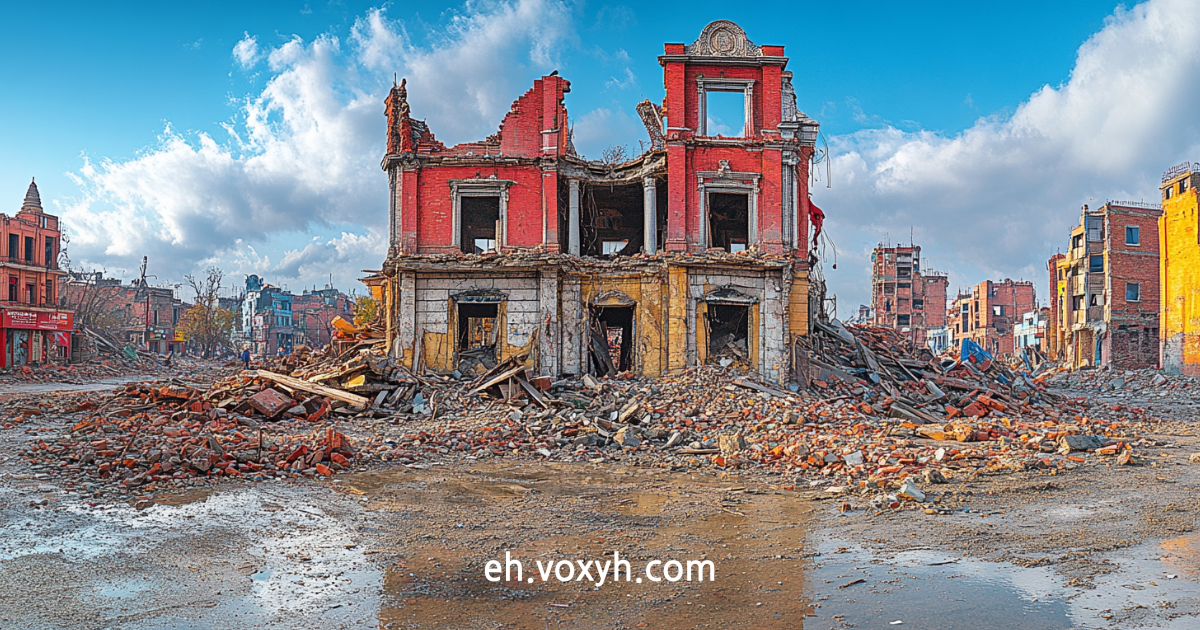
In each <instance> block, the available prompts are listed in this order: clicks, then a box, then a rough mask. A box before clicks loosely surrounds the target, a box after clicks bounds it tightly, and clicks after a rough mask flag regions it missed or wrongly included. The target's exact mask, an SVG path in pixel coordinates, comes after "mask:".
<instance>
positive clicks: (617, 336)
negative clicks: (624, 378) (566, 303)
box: [592, 306, 633, 375]
mask: <svg viewBox="0 0 1200 630" xmlns="http://www.w3.org/2000/svg"><path fill="white" fill-rule="evenodd" d="M592 321H593V322H595V323H594V325H593V328H594V330H595V334H593V337H596V338H595V339H594V340H593V342H592V365H593V367H594V368H595V371H596V372H597V373H599V374H602V375H609V374H612V373H613V372H612V371H616V372H627V371H629V370H631V369H633V307H632V306H607V307H601V308H597V309H596V310H594V311H593V316H592ZM606 359H607V361H606Z"/></svg>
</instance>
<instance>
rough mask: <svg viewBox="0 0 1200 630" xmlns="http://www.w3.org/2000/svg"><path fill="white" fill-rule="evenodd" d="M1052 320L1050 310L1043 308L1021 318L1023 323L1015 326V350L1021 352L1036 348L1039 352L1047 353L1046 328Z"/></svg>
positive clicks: (1020, 322)
mask: <svg viewBox="0 0 1200 630" xmlns="http://www.w3.org/2000/svg"><path fill="white" fill-rule="evenodd" d="M1049 320H1050V309H1049V308H1041V309H1038V310H1036V311H1030V312H1028V313H1025V314H1024V315H1022V316H1021V321H1019V322H1017V324H1016V325H1015V326H1013V349H1014V351H1015V352H1020V351H1021V350H1023V349H1025V348H1034V349H1036V350H1037V351H1038V352H1041V353H1043V354H1045V352H1046V328H1047V326H1048V324H1049Z"/></svg>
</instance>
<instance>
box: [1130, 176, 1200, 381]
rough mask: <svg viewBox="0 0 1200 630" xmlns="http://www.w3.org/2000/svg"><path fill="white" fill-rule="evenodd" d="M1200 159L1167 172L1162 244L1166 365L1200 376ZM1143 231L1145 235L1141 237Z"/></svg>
mask: <svg viewBox="0 0 1200 630" xmlns="http://www.w3.org/2000/svg"><path fill="white" fill-rule="evenodd" d="M1198 185H1200V165H1194V164H1191V163H1188V162H1184V163H1183V164H1180V165H1179V166H1176V167H1174V168H1172V169H1170V170H1168V171H1167V172H1166V173H1164V174H1163V178H1162V216H1161V217H1160V218H1159V223H1158V225H1159V247H1160V248H1161V252H1162V264H1161V265H1160V276H1159V282H1160V283H1161V285H1162V304H1161V308H1162V313H1161V316H1160V319H1159V322H1160V323H1159V326H1160V328H1159V336H1160V337H1161V340H1160V343H1161V356H1162V367H1163V369H1164V370H1166V371H1167V372H1169V373H1171V374H1187V375H1189V376H1200V231H1198V229H1197V228H1198V227H1200V226H1198V223H1200V219H1197V216H1200V207H1198V204H1197V193H1196V186H1198ZM1144 238H1145V236H1143V239H1144Z"/></svg>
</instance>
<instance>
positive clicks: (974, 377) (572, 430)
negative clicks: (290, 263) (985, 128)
mask: <svg viewBox="0 0 1200 630" xmlns="http://www.w3.org/2000/svg"><path fill="white" fill-rule="evenodd" d="M793 354H794V356H795V357H798V359H797V363H798V364H799V363H803V364H804V365H806V366H807V369H806V370H804V371H802V372H801V373H798V374H797V375H796V378H795V381H797V382H794V383H791V384H788V385H777V384H771V383H766V382H763V381H761V380H760V379H758V377H757V375H754V374H747V373H744V372H741V371H739V370H737V369H731V368H722V367H718V366H695V367H691V368H687V369H685V370H683V371H681V372H680V373H678V374H675V375H672V376H667V377H662V378H653V379H649V378H634V377H631V376H630V375H628V374H621V375H618V376H615V377H611V378H594V377H592V376H587V375H585V376H582V377H579V378H567V379H561V380H551V379H550V378H547V377H543V376H538V375H536V374H534V373H533V371H532V370H530V369H529V368H528V367H527V365H526V364H527V357H524V356H517V357H510V358H509V359H508V360H506V361H502V362H499V363H497V364H496V366H495V367H493V368H492V369H490V370H487V371H486V372H485V373H483V374H480V375H470V376H466V375H461V374H453V373H437V372H434V371H429V370H420V369H419V370H417V371H415V372H414V371H411V370H409V369H407V368H405V367H404V366H402V365H399V364H398V363H397V362H395V361H393V360H391V359H389V358H388V357H387V356H386V355H384V354H383V353H382V352H381V347H380V346H378V345H377V344H369V345H368V346H365V347H363V346H359V347H352V348H351V349H350V350H349V351H343V352H340V353H338V352H337V351H336V350H328V351H327V352H326V353H313V354H312V355H311V356H308V357H305V358H303V359H292V360H289V361H287V362H280V363H278V364H271V365H270V367H271V368H273V369H272V370H256V371H246V372H242V373H239V374H237V375H234V376H230V377H227V378H224V379H221V380H218V381H217V382H216V383H215V384H213V385H212V386H210V387H205V388H200V387H195V386H190V385H187V384H185V383H182V382H178V381H160V382H156V383H142V384H138V385H131V386H128V387H125V388H123V389H120V390H117V391H116V392H113V393H109V394H96V393H88V394H76V395H70V396H66V397H62V398H55V399H54V400H53V401H46V400H40V401H38V400H32V399H21V400H14V399H10V400H8V401H6V402H5V403H4V404H3V407H0V427H2V428H6V429H13V428H22V429H25V431H26V433H27V434H28V435H29V436H31V438H30V440H31V441H28V442H27V443H26V444H27V447H26V449H25V451H24V452H23V453H21V455H22V457H23V458H24V459H25V460H26V461H27V462H29V464H30V465H31V466H33V467H34V470H35V472H38V473H41V474H46V475H50V476H60V477H64V478H66V480H67V482H68V487H73V488H77V489H78V490H80V491H83V492H88V493H103V492H104V489H105V488H110V489H111V488H117V489H120V490H124V491H126V492H129V493H134V492H136V493H150V492H153V491H155V490H156V489H166V488H173V487H180V486H183V485H194V482H195V481H196V480H200V479H203V480H207V481H214V480H238V479H242V480H247V479H253V480H266V479H272V478H274V479H289V478H296V477H300V476H317V475H320V476H326V477H327V476H330V475H334V474H336V473H338V472H340V471H343V470H347V469H354V468H358V467H361V466H364V465H366V464H368V463H369V462H392V463H391V464H386V465H395V464H396V463H399V464H403V465H409V466H423V465H425V462H428V461H431V460H437V459H447V458H464V459H466V458H469V459H481V458H493V457H528V458H537V459H548V460H554V461H564V462H604V461H612V460H623V461H627V462H629V463H632V464H636V465H644V466H658V467H664V468H671V469H675V470H689V469H709V470H718V471H735V470H737V471H743V472H752V473H764V474H773V475H783V476H784V477H785V479H788V480H792V483H793V484H796V483H800V482H807V483H810V484H813V485H824V486H828V487H830V488H831V489H833V490H836V492H842V493H844V492H868V491H871V492H887V491H889V490H891V491H899V490H903V489H904V488H911V487H915V484H916V483H918V482H919V483H920V484H922V485H928V484H933V483H941V482H945V481H946V480H948V479H954V478H955V477H963V476H968V475H969V476H974V475H979V474H997V473H1014V472H1021V471H1033V472H1038V471H1041V472H1047V473H1050V474H1055V473H1057V472H1059V471H1062V470H1070V469H1074V468H1078V467H1081V466H1088V465H1099V464H1105V463H1118V464H1126V463H1129V464H1134V463H1138V460H1137V458H1136V457H1135V456H1134V452H1135V451H1134V449H1136V448H1139V447H1145V446H1154V445H1157V444H1158V443H1157V442H1155V441H1154V440H1153V439H1151V438H1149V437H1146V436H1147V435H1148V434H1149V433H1152V432H1153V431H1154V430H1155V428H1156V427H1155V421H1154V420H1151V419H1150V418H1148V417H1147V414H1145V413H1144V410H1141V409H1135V408H1129V409H1122V410H1121V411H1123V412H1124V413H1123V415H1120V417H1113V416H1116V415H1118V414H1115V413H1113V412H1112V410H1111V409H1110V408H1109V407H1106V406H1096V405H1094V404H1093V403H1092V402H1091V401H1089V400H1086V399H1083V398H1069V397H1067V396H1065V395H1063V394H1061V393H1057V392H1053V391H1050V390H1049V389H1048V388H1047V386H1046V384H1045V382H1044V378H1043V377H1038V378H1033V377H1031V376H1029V375H1027V374H1021V373H1019V372H1015V371H1013V370H1011V369H1010V368H1008V367H1005V366H1002V365H1000V364H999V363H995V364H992V365H979V364H972V363H969V362H968V363H963V362H959V361H955V360H952V359H947V358H942V357H934V356H933V355H932V354H931V353H929V352H928V351H927V350H924V349H914V348H912V347H910V346H908V345H906V344H905V343H904V342H903V340H902V339H900V338H898V336H896V335H895V333H894V332H892V331H890V330H886V329H875V328H868V327H854V326H851V327H846V326H842V325H841V324H839V323H837V322H836V321H833V322H830V323H828V324H825V323H822V324H821V325H820V326H819V327H818V330H817V332H816V333H815V334H814V335H811V336H810V338H809V339H807V340H805V342H804V344H803V346H802V347H799V346H798V347H795V348H793ZM273 370H279V371H273ZM284 372H286V373H284ZM1097 412H1103V414H1102V415H1104V416H1106V417H1104V418H1101V417H1100V415H1098V413H1097ZM49 417H55V418H62V419H69V420H70V421H69V423H67V424H66V425H65V427H63V428H62V430H61V431H60V434H59V435H58V436H57V437H55V438H50V437H49V436H47V437H46V438H43V437H42V435H43V433H44V432H45V428H43V427H36V426H35V425H37V424H38V423H41V424H45V421H44V419H45V418H49ZM67 429H69V430H67ZM347 434H348V435H349V436H350V437H347ZM352 439H353V443H352ZM831 494H835V493H831ZM910 495H911V493H910ZM885 496H890V495H885ZM897 496H899V495H897ZM885 503H887V504H888V505H890V504H891V503H895V502H892V501H887V502H885Z"/></svg>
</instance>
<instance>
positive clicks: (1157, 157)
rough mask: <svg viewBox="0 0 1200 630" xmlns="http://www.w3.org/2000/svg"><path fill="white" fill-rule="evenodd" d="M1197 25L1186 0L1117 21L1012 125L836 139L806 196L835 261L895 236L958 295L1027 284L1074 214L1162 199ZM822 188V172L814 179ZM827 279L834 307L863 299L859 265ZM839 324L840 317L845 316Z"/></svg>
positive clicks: (1190, 117) (1176, 146) (1176, 148)
mask: <svg viewBox="0 0 1200 630" xmlns="http://www.w3.org/2000/svg"><path fill="white" fill-rule="evenodd" d="M1198 96H1200V15H1198V14H1197V13H1196V12H1195V11H1194V6H1192V5H1190V3H1188V2H1186V1H1182V0H1152V1H1151V2H1148V3H1146V4H1142V5H1138V6H1136V7H1134V8H1132V9H1129V10H1125V9H1120V8H1119V9H1117V11H1116V12H1115V13H1114V14H1113V15H1112V16H1111V17H1110V18H1109V19H1108V20H1107V22H1106V23H1105V26H1104V28H1103V29H1102V30H1101V31H1100V32H1098V33H1096V34H1095V35H1094V36H1092V37H1091V38H1090V39H1089V40H1088V41H1087V42H1086V43H1085V44H1084V45H1083V46H1081V47H1080V49H1079V53H1078V56H1077V59H1076V64H1075V67H1074V69H1073V70H1072V72H1071V75H1070V79H1069V80H1068V81H1067V82H1066V83H1065V84H1063V85H1060V86H1057V87H1055V86H1049V85H1047V86H1045V87H1043V88H1042V89H1040V90H1038V91H1037V92H1036V93H1034V94H1033V95H1031V96H1030V98H1029V99H1028V100H1027V101H1026V102H1024V103H1022V104H1021V105H1020V106H1019V107H1018V108H1017V109H1016V111H1015V112H1014V113H1013V114H1012V115H1011V116H1010V117H1007V118H981V119H980V120H979V121H978V122H976V124H975V125H974V126H972V127H971V128H969V129H967V130H965V131H963V132H961V133H958V134H955V135H949V136H947V135H941V134H937V133H933V132H927V131H918V132H905V131H900V130H897V129H895V128H893V127H890V126H889V127H884V128H879V129H870V130H865V131H860V132H858V133H855V134H850V135H848V136H842V137H836V138H831V145H832V147H833V154H834V156H835V157H834V161H833V165H832V166H833V169H832V170H833V180H834V181H833V188H832V189H829V190H827V189H825V188H824V184H823V183H822V184H819V185H818V186H817V187H815V188H814V195H813V196H814V200H815V201H816V202H817V203H818V205H820V206H822V208H823V209H825V210H826V211H827V214H828V223H827V225H828V226H829V229H830V231H831V233H832V234H833V236H834V237H835V238H837V239H838V240H839V245H841V246H842V248H843V250H844V252H843V253H849V252H850V251H855V252H859V253H861V252H863V251H868V252H869V250H870V248H871V247H872V246H874V244H875V243H877V242H879V241H880V240H882V239H883V237H884V234H885V233H890V240H891V241H892V242H907V240H908V231H909V228H910V226H913V229H914V234H915V237H914V238H915V241H916V243H917V244H918V245H921V246H922V254H923V255H924V256H925V257H926V258H927V259H931V260H932V261H933V262H934V265H935V266H937V267H939V268H941V269H956V270H958V271H959V273H961V274H962V275H958V274H957V273H956V274H954V275H952V281H955V280H956V279H961V281H962V282H963V284H962V285H952V289H954V288H958V287H959V286H967V285H970V284H975V283H978V282H981V281H983V280H986V279H998V278H1004V277H1013V278H1018V277H1024V278H1025V279H1026V280H1035V281H1036V283H1035V287H1036V288H1037V290H1038V295H1039V299H1044V298H1045V293H1046V289H1045V288H1044V287H1045V286H1046V285H1047V282H1048V281H1047V280H1046V275H1045V272H1044V271H1043V270H1044V267H1045V261H1046V259H1047V258H1049V256H1050V255H1051V254H1053V253H1054V252H1055V250H1056V249H1058V248H1063V245H1064V244H1065V243H1066V239H1067V235H1068V231H1069V229H1070V226H1071V225H1072V224H1073V223H1075V222H1077V221H1078V218H1079V214H1078V212H1079V206H1080V204H1083V203H1089V200H1092V201H1091V202H1090V203H1091V204H1092V205H1093V206H1096V205H1099V204H1101V203H1103V201H1104V200H1105V199H1106V198H1107V199H1120V200H1141V199H1145V200H1147V201H1151V202H1155V201H1157V199H1158V180H1159V174H1160V173H1161V172H1162V171H1163V170H1165V169H1166V168H1168V167H1170V166H1171V165H1173V164H1175V163H1177V162H1180V161H1183V160H1185V159H1188V158H1189V157H1192V158H1194V157H1195V156H1196V155H1197V150H1198V149H1200V143H1198V141H1197V139H1198V138H1200V134H1198V132H1200V119H1198V118H1197V117H1196V116H1195V115H1194V113H1193V112H1192V104H1193V103H1195V102H1196V100H1197V97H1198ZM821 175H822V176H823V175H824V173H823V172H822V173H821ZM853 258H854V259H855V263H854V265H853V266H851V265H846V264H842V265H839V268H838V271H829V270H828V268H827V271H826V275H827V278H829V281H830V289H831V291H832V292H836V293H838V294H839V295H840V296H841V297H842V298H843V299H841V300H839V303H841V304H844V305H846V306H847V307H848V308H854V307H856V306H857V304H859V303H867V301H868V300H869V299H870V277H869V274H870V271H869V267H868V265H867V264H866V262H865V259H864V258H863V257H862V256H860V255H855V256H854V257H853ZM845 312H847V311H846V310H845V309H843V314H845Z"/></svg>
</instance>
